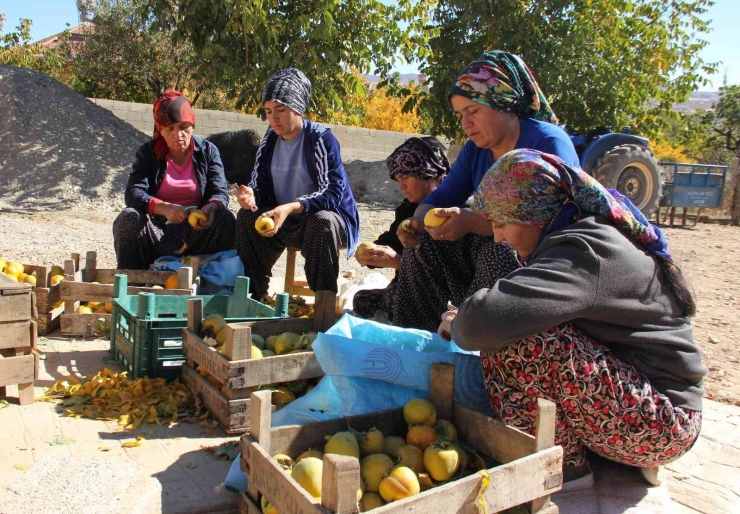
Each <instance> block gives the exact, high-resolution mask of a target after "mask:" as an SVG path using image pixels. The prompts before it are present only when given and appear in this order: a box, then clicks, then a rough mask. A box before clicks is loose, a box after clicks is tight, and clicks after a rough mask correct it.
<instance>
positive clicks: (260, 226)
mask: <svg viewBox="0 0 740 514" xmlns="http://www.w3.org/2000/svg"><path fill="white" fill-rule="evenodd" d="M254 228H255V230H257V232H259V233H260V234H264V233H265V232H269V231H271V230H273V229H274V228H275V221H274V220H273V219H272V218H270V217H269V216H260V217H259V218H257V221H255V222H254Z"/></svg>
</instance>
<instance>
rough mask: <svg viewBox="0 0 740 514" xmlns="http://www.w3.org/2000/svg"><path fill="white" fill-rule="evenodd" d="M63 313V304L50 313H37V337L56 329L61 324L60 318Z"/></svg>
mask: <svg viewBox="0 0 740 514" xmlns="http://www.w3.org/2000/svg"><path fill="white" fill-rule="evenodd" d="M63 312H64V304H62V305H60V306H59V307H57V308H56V309H52V310H51V312H47V313H41V312H39V317H38V318H37V319H36V322H37V323H38V333H39V335H42V336H44V335H46V334H48V333H50V332H53V331H54V330H56V329H58V328H59V326H60V324H61V316H62V313H63Z"/></svg>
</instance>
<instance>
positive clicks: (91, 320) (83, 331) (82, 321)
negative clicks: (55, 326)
mask: <svg viewBox="0 0 740 514" xmlns="http://www.w3.org/2000/svg"><path fill="white" fill-rule="evenodd" d="M111 316H112V315H111V314H107V313H105V314H102V313H101V314H96V313H93V314H62V315H61V318H60V325H61V327H62V334H63V335H65V336H79V337H93V336H96V335H100V334H98V331H97V328H96V326H95V324H96V322H97V320H98V318H105V320H106V323H110V321H111Z"/></svg>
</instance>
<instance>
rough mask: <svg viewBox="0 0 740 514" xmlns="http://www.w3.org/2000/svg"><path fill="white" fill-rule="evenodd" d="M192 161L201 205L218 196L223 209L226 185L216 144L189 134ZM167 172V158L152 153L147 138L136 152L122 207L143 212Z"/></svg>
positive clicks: (227, 203)
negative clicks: (191, 136) (160, 157)
mask: <svg viewBox="0 0 740 514" xmlns="http://www.w3.org/2000/svg"><path fill="white" fill-rule="evenodd" d="M193 163H194V164H195V177H196V179H197V180H198V185H199V186H200V194H201V196H202V200H201V205H200V206H199V207H202V206H203V205H205V204H207V203H208V202H209V201H211V200H219V201H220V202H221V205H223V207H224V209H225V208H226V207H228V205H229V189H228V183H227V182H226V177H225V176H224V166H223V164H221V156H220V155H219V153H218V148H216V145H214V144H213V143H211V142H210V141H207V140H205V139H203V138H202V137H198V136H193ZM166 172H167V161H166V160H164V159H158V158H157V156H156V155H155V154H154V141H147V142H146V143H144V144H143V145H141V146H140V147H139V150H138V151H137V152H136V159H135V160H134V166H133V170H132V171H131V175H129V178H128V184H127V185H126V207H133V208H135V209H138V210H139V211H141V212H143V213H145V214H146V213H147V211H148V208H149V200H151V199H152V197H156V196H157V191H158V190H159V186H161V185H162V181H163V180H164V176H165V173H166Z"/></svg>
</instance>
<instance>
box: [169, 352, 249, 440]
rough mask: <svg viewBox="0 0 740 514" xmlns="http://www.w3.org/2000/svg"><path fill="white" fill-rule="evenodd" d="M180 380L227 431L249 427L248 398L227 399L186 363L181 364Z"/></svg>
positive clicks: (240, 431)
mask: <svg viewBox="0 0 740 514" xmlns="http://www.w3.org/2000/svg"><path fill="white" fill-rule="evenodd" d="M182 381H183V383H184V384H185V386H186V387H187V388H188V389H189V390H190V392H192V393H193V395H194V396H195V395H198V396H199V397H200V399H201V401H202V402H203V405H204V406H205V407H206V408H207V409H208V410H209V411H210V412H211V414H212V415H213V417H214V418H216V420H217V421H218V422H219V423H220V424H221V426H222V427H223V429H224V430H225V431H226V432H227V433H229V434H236V433H242V432H245V431H246V430H247V429H248V428H249V403H250V400H249V399H244V400H231V401H229V399H228V398H226V396H224V395H223V394H222V393H221V392H220V391H219V390H218V389H216V388H215V387H214V386H213V385H212V384H211V383H210V382H208V380H206V379H205V378H203V377H202V376H200V375H199V374H198V372H197V371H195V370H194V369H193V368H191V367H190V366H188V365H187V364H183V366H182Z"/></svg>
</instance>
